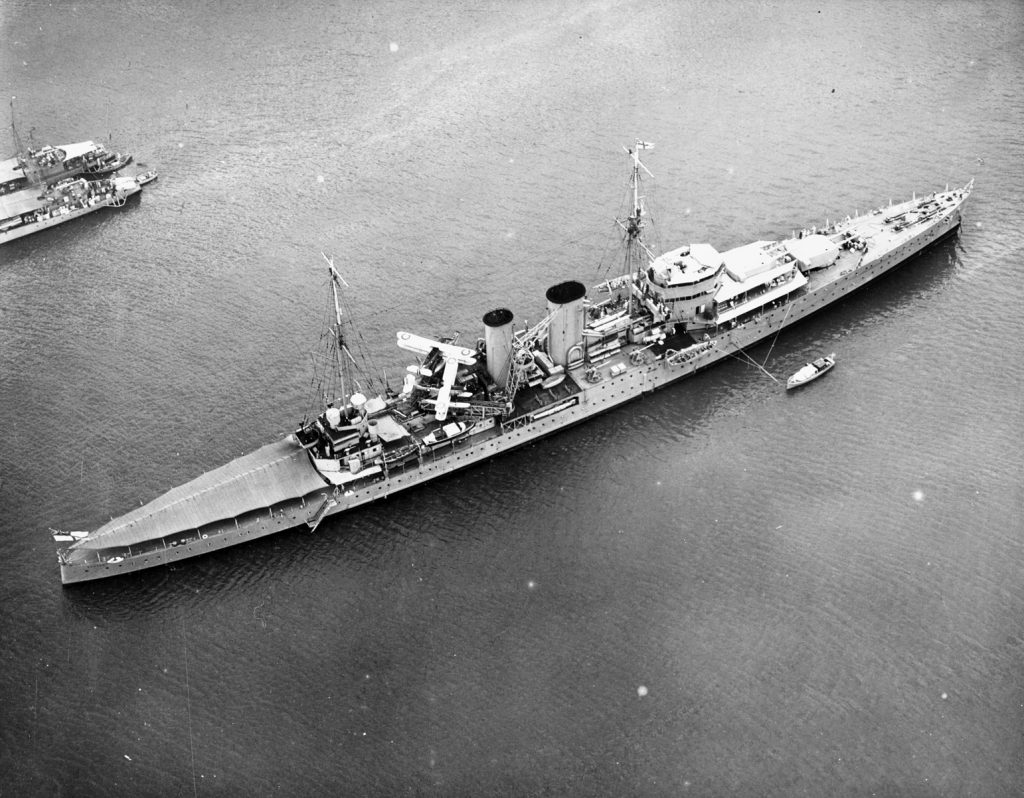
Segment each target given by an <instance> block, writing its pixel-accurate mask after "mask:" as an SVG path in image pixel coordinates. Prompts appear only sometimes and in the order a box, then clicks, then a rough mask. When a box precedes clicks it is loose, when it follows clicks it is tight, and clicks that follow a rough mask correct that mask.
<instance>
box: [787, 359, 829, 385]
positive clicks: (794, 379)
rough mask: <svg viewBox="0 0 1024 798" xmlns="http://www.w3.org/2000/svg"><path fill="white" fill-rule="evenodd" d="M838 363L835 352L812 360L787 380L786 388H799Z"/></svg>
mask: <svg viewBox="0 0 1024 798" xmlns="http://www.w3.org/2000/svg"><path fill="white" fill-rule="evenodd" d="M835 364H836V356H835V353H834V352H833V353H832V354H831V355H825V356H824V357H819V358H817V359H815V360H812V361H811V362H810V363H808V364H807V365H805V366H803V367H801V368H800V369H798V370H797V371H796V372H794V373H793V375H792V376H791V377H790V378H789V379H788V380H786V389H787V390H791V389H793V388H799V387H800V386H801V385H806V384H807V383H809V382H811V381H812V380H816V379H818V377H820V376H821V375H822V374H825V373H826V372H827V371H829V370H830V369H831V368H832V367H833V366H834V365H835Z"/></svg>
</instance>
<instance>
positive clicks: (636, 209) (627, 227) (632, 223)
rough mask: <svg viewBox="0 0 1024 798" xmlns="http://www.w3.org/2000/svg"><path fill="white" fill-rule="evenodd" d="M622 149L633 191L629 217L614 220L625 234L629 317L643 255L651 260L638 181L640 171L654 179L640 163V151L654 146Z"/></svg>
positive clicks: (645, 144)
mask: <svg viewBox="0 0 1024 798" xmlns="http://www.w3.org/2000/svg"><path fill="white" fill-rule="evenodd" d="M623 149H624V150H625V151H626V152H627V153H628V154H629V157H630V158H632V159H633V174H632V176H631V178H630V186H631V187H632V189H633V204H632V209H631V212H630V215H629V216H628V217H626V219H625V220H620V219H616V221H617V222H618V223H619V226H620V227H621V228H622V229H623V230H624V231H625V233H626V256H625V259H626V274H627V275H628V280H629V282H628V285H629V315H630V316H632V315H633V302H634V298H633V293H634V290H633V289H634V286H635V285H636V283H637V278H638V277H639V275H640V272H641V270H642V269H643V265H644V257H643V256H644V255H645V254H646V255H647V257H648V259H653V257H654V256H653V255H652V254H651V251H650V250H649V249H648V248H647V246H646V245H645V244H644V242H643V230H644V216H645V213H644V207H643V196H642V195H641V194H640V181H641V175H640V170H641V169H642V170H643V171H645V172H647V174H648V175H650V176H651V177H654V175H652V174H651V170H650V169H648V168H647V167H646V166H644V165H643V163H642V162H641V161H640V150H651V149H654V145H653V144H651V143H649V142H646V141H642V140H640V139H636V141H635V142H634V146H633V148H632V149H630V148H629V147H623Z"/></svg>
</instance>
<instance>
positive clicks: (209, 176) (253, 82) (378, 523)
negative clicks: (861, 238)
mask: <svg viewBox="0 0 1024 798" xmlns="http://www.w3.org/2000/svg"><path fill="white" fill-rule="evenodd" d="M566 5H567V4H563V3H555V2H529V3H503V2H502V3H499V2H481V3H472V4H469V3H467V4H443V5H442V4H420V3H413V2H376V3H348V4H346V3H337V4H331V3H314V2H310V3H305V4H292V3H269V4H261V5H257V4H243V3H237V4H226V3H210V4H207V3H197V2H185V1H184V0H182V2H167V3H155V4H124V3H114V2H80V3H77V4H73V5H72V4H66V3H53V4H45V3H39V2H27V1H26V0H14V1H13V2H11V1H10V0H8V2H5V3H4V4H2V5H0V42H2V46H0V88H2V89H3V91H4V92H6V96H10V95H17V98H18V99H17V102H16V112H17V115H18V122H19V127H20V129H21V131H22V133H23V135H26V136H27V133H28V129H29V128H35V130H34V135H35V138H36V139H37V141H38V142H40V143H41V142H51V143H55V144H56V143H65V142H70V141H77V140H80V139H84V138H95V139H102V140H105V141H106V140H108V139H109V141H110V142H111V143H112V144H113V145H114V146H115V147H117V148H121V149H128V150H130V151H131V152H133V153H134V154H135V156H136V161H137V168H139V169H142V168H146V167H148V168H155V169H157V170H159V172H160V174H161V177H160V180H159V181H158V182H157V183H155V184H152V185H151V186H150V187H148V188H147V189H146V190H145V192H144V193H143V195H142V197H141V199H140V200H139V201H138V202H133V203H132V204H130V205H129V206H128V207H126V208H124V209H122V210H121V211H119V212H117V213H108V212H105V211H104V212H101V213H97V214H94V215H92V216H90V217H88V218H86V219H83V220H79V221H77V222H74V223H71V224H68V225H64V226H62V227H60V228H57V229H55V230H52V231H49V232H47V233H43V234H39V235H35V236H30V237H28V238H26V239H23V240H20V241H18V242H15V243H11V244H8V245H5V246H4V247H3V249H2V250H0V458H2V459H0V535H2V539H3V544H4V556H3V558H2V560H0V637H2V641H3V646H2V654H0V795H3V796H8V795H10V796H23V795H60V796H75V795H81V796H96V795H131V796H140V795H211V796H212V795H225V796H235V795H249V796H257V795H402V794H410V795H492V794H505V795H609V796H622V795H666V796H678V795H684V794H692V795H730V796H731V795H754V796H766V795H771V796H791V795H812V796H816V795H858V796H860V795H872V794H875V795H912V796H933V795H935V796H966V795H971V796H1002V795H1014V794H1020V793H1021V791H1022V785H1024V580H1022V578H1021V574H1022V573H1024V546H1022V535H1024V529H1022V527H1024V524H1022V517H1024V506H1022V505H1024V492H1022V488H1021V484H1022V479H1021V478H1022V472H1024V468H1022V465H1024V454H1022V452H1021V445H1020V444H1021V439H1022V437H1024V435H1022V433H1024V400H1022V392H1021V379H1022V376H1024V343H1022V338H1024V336H1022V333H1024V324H1022V321H1021V308H1022V306H1024V280H1022V276H1021V275H1022V271H1021V270H1022V268H1024V247H1022V244H1021V230H1022V229H1024V203H1022V199H1024V188H1022V186H1024V144H1022V135H1021V131H1022V129H1024V127H1022V123H1024V55H1022V53H1024V6H1022V5H1020V4H1019V3H1015V2H1009V1H1008V2H988V3H984V2H978V3H954V2H950V3H941V4H931V3H912V2H904V3H901V2H862V3H849V4H845V3H835V4H833V3H821V4H812V3H799V2H797V3H746V4H739V5H731V4H730V5H727V4H724V3H677V2H651V3H638V2H637V3H630V2H622V3H615V2H588V3H579V4H572V5H571V7H569V8H568V9H567V8H565V6H566ZM637 136H640V137H642V138H645V139H647V140H649V141H653V142H655V143H656V145H657V146H656V148H655V149H654V150H653V151H652V152H650V153H648V157H647V164H648V166H649V167H650V169H651V171H652V172H653V173H654V175H655V178H654V179H653V180H648V182H647V184H646V186H647V191H648V204H649V206H650V208H651V210H652V212H653V213H654V217H655V223H656V224H655V228H654V230H653V233H654V237H655V248H659V249H667V248H668V247H670V246H674V245H678V244H679V243H682V242H686V241H691V240H692V241H710V242H711V243H713V244H715V245H716V246H717V247H718V248H719V249H726V248H728V247H731V246H735V245H737V244H741V243H745V242H747V241H749V240H753V239H755V238H760V237H778V236H781V235H784V234H788V233H789V231H790V230H792V229H794V228H798V227H801V226H805V225H811V224H820V223H821V222H822V221H823V220H824V219H825V217H829V218H835V217H836V216H845V215H846V214H847V213H851V212H854V211H856V210H861V211H863V210H864V209H866V208H868V207H872V206H875V205H877V204H879V203H880V202H883V201H886V200H888V199H889V198H890V197H892V198H893V199H902V198H904V197H905V196H908V195H909V194H910V193H911V192H912V191H916V192H919V193H920V192H930V191H933V190H936V189H939V188H942V187H944V186H945V184H946V183H947V181H948V182H950V183H952V184H963V183H965V182H966V181H967V180H968V179H970V178H971V177H974V178H975V180H976V184H975V193H974V196H972V198H971V201H970V205H969V207H968V210H967V213H966V215H965V222H964V226H963V231H962V235H961V236H960V237H959V238H958V239H955V240H951V241H948V242H946V243H944V244H942V245H940V246H939V247H937V248H936V249H934V250H932V251H930V252H929V253H927V254H926V255H924V256H922V257H920V258H918V259H916V260H915V261H913V262H912V263H909V264H907V265H906V266H905V267H904V268H903V269H901V270H900V271H898V272H897V273H895V274H893V275H891V276H890V277H887V278H886V279H884V280H883V281H882V282H881V283H879V284H878V285H876V286H874V287H872V288H870V289H868V290H866V291H864V292H861V293H859V294H857V295H855V296H853V297H851V298H849V299H847V300H846V301H844V302H843V303H842V304H841V305H839V306H837V307H835V308H834V309H832V310H830V311H829V312H828V313H826V314H823V315H821V316H819V317H817V318H814V319H811V320H809V321H807V322H804V323H802V324H800V325H799V326H797V327H796V328H794V329H792V330H789V331H787V332H786V333H784V334H783V335H781V336H779V338H778V340H777V342H776V344H775V346H774V349H772V350H771V356H770V358H769V359H768V362H767V368H768V369H769V371H771V372H772V373H773V374H774V375H775V376H777V377H781V376H784V375H787V374H789V373H791V372H792V371H793V370H795V369H796V368H797V367H798V366H799V365H801V364H802V363H803V362H804V361H805V360H806V359H808V358H809V357H811V356H815V355H818V354H822V353H826V352H829V351H835V352H837V354H838V359H839V365H838V367H837V368H836V369H835V370H834V371H833V372H832V374H830V375H829V377H828V378H827V379H825V380H822V381H820V382H818V383H815V384H814V385H813V386H809V387H808V388H807V389H805V390H803V391H801V392H799V393H796V394H794V395H787V394H786V393H785V391H783V390H782V389H781V387H780V386H779V385H777V384H776V383H774V382H772V381H771V380H770V379H768V378H767V377H766V376H765V375H764V374H762V373H761V372H759V371H757V370H756V369H754V368H752V367H750V366H749V365H744V364H743V363H741V362H738V361H733V362H730V363H727V364H723V365H721V366H719V367H717V368H716V369H714V370H712V371H710V372H708V373H705V374H702V375H700V376H698V377H696V378H694V379H692V380H689V381H688V382H685V383H682V384H680V385H678V386H676V387H674V388H670V389H667V390H665V391H663V392H660V393H658V394H655V395H653V396H649V397H646V398H644V399H643V400H642V401H638V402H636V403H634V404H632V405H631V406H629V407H626V408H623V409H621V410H619V411H616V412H612V413H609V414H607V415H605V416H603V417H601V418H598V419H596V420H594V421H592V422H591V423H589V424H587V425H585V426H582V427H579V428H575V429H572V430H570V431H567V432H565V433H562V434H560V435H558V436H556V437H554V438H552V439H550V440H548V441H546V442H543V443H541V444H539V445H536V446H534V447H531V448H528V449H525V450H522V451H519V452H516V453H513V454H510V455H508V456H506V457H503V458H501V459H499V460H496V461H493V462H491V463H489V464H487V465H484V466H482V467H478V468H474V469H472V470H470V471H467V472H465V473H462V474H458V475H455V476H452V477H450V478H448V479H445V480H443V481H441V482H438V483H435V484H434V485H432V486H430V487H427V488H425V489H422V490H417V491H414V492H411V493H407V494H402V495H399V496H395V497H392V498H390V499H388V500H387V501H386V502H384V503H381V504H379V505H378V506H374V507H370V508H367V509H365V510H362V511H358V512H354V513H352V514H350V515H347V516H343V517H340V518H337V519H331V520H329V521H327V522H325V523H324V524H322V525H321V526H320V527H319V529H318V530H317V531H316V532H315V533H312V534H311V533H309V532H308V531H305V530H304V529H303V530H294V531H291V532H287V533H282V534H279V535H277V536H274V537H272V538H269V539H266V540H263V541H257V542H253V543H251V544H248V545H244V546H239V547H236V548H234V549H231V550H228V551H225V552H221V553H218V554H215V555H211V556H207V557H203V558H199V559H196V560H192V561H188V562H186V563H183V564H181V565H179V566H175V567H173V568H162V569H157V570H154V571H151V572H148V573H141V574H137V575H134V576H131V577H129V578H124V579H117V580H110V581H106V582H97V583H89V584H84V585H79V586H74V587H71V588H62V587H61V585H60V578H59V572H58V568H57V563H56V558H55V555H54V550H53V544H52V542H51V540H50V537H49V534H48V532H47V528H48V527H51V526H52V527H60V528H65V529H68V528H70V529H93V528H95V527H97V526H99V525H100V524H102V523H103V522H104V521H106V520H107V519H108V518H109V517H110V516H111V515H118V514H120V513H122V512H124V511H125V510H126V509H128V508H130V507H131V506H133V505H135V504H137V503H138V502H142V501H148V500H149V499H151V498H153V497H154V496H155V495H157V494H158V493H160V492H162V491H164V490H166V489H168V488H171V487H173V486H174V485H176V484H179V483H180V482H182V481H184V480H186V479H188V478H190V477H192V476H195V475H197V474H199V473H200V472H202V471H203V470H205V469H208V468H211V467H214V466H217V465H219V464H221V463H222V462H224V461H226V460H228V459H230V458H231V457H233V456H236V455H239V454H242V453H244V452H248V451H251V450H252V449H254V448H256V447H257V446H258V445H260V444H261V443H263V442H266V441H268V440H272V439H274V438H275V437H277V436H279V435H281V434H282V433H285V432H287V431H289V430H291V429H293V428H294V426H295V425H296V423H297V421H298V419H299V417H300V416H301V413H302V411H303V410H304V408H305V405H306V402H307V398H308V388H309V382H310V358H309V353H310V351H311V349H312V348H313V347H314V345H315V343H316V339H317V336H318V334H319V331H320V325H321V321H322V313H321V312H322V309H323V301H324V298H323V291H324V284H325V281H324V271H323V268H322V261H321V258H320V253H321V251H324V252H327V253H330V254H333V255H334V256H335V257H336V258H337V260H338V263H339V265H340V266H342V268H343V270H344V273H345V274H346V277H347V279H348V281H349V282H350V283H351V286H352V296H353V298H354V299H355V302H356V306H357V315H358V319H359V323H360V326H359V329H360V331H361V333H362V335H363V337H364V338H365V341H366V342H367V343H368V345H369V347H370V349H371V352H372V354H373V356H374V359H375V360H376V361H377V362H378V364H379V365H382V366H384V367H386V368H387V369H388V370H389V373H393V374H397V373H398V370H399V369H400V368H401V367H402V366H403V365H404V363H405V358H404V357H403V354H402V353H401V352H400V351H399V350H397V349H396V348H395V347H394V331H395V330H396V329H400V328H406V329H411V330H414V331H417V332H420V333H423V334H426V335H432V336H433V335H440V334H444V333H450V332H451V331H452V330H455V329H458V330H461V331H463V335H464V336H467V337H468V338H469V339H470V340H472V339H474V338H475V337H476V336H477V335H478V334H479V331H480V328H481V323H480V317H481V316H482V314H483V313H484V312H486V311H488V310H490V309H492V308H494V307H499V306H506V307H510V308H512V309H513V310H514V311H515V312H516V316H517V319H519V320H520V321H523V320H527V319H533V320H534V321H536V320H538V319H539V318H540V317H541V314H542V312H543V292H544V290H545V289H546V288H547V287H548V286H549V285H551V284H553V283H556V282H559V281H561V280H564V279H570V278H576V279H581V280H583V281H584V282H585V283H588V284H594V283H596V282H597V281H599V280H600V279H601V278H603V277H606V276H608V275H609V274H615V273H617V271H618V263H619V256H618V254H617V252H616V248H615V247H616V243H617V236H616V233H615V230H616V228H615V225H614V221H613V219H614V217H615V215H616V214H618V215H622V208H623V205H622V202H623V198H624V192H625V189H626V183H627V179H628V162H627V160H626V158H625V155H624V153H623V152H622V149H621V145H623V144H628V143H629V142H631V141H632V139H633V138H634V137H637ZM4 149H5V150H12V149H13V147H12V146H11V145H10V143H9V142H8V143H7V144H5V145H4ZM6 154H8V153H7V152H6V151H5V153H4V155H6ZM768 354H769V347H768V345H767V344H766V345H764V346H761V347H759V348H757V349H756V350H754V351H753V352H751V355H752V357H754V358H755V359H757V360H759V361H761V360H764V359H765V358H766V357H767V356H768Z"/></svg>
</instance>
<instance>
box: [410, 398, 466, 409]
mask: <svg viewBox="0 0 1024 798" xmlns="http://www.w3.org/2000/svg"><path fill="white" fill-rule="evenodd" d="M422 401H423V404H425V405H437V400H436V399H424V400H422ZM472 406H473V405H472V404H470V403H469V402H449V403H448V409H449V410H451V409H452V408H453V407H457V408H465V407H472Z"/></svg>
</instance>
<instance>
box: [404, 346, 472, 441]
mask: <svg viewBox="0 0 1024 798" xmlns="http://www.w3.org/2000/svg"><path fill="white" fill-rule="evenodd" d="M398 346H399V348H400V349H405V350H406V351H409V352H415V353H416V354H417V355H420V356H421V357H423V358H424V361H423V365H422V366H420V367H419V369H418V371H419V373H420V374H422V375H423V376H424V377H432V376H434V373H435V369H436V366H438V365H440V362H441V361H442V360H443V361H444V371H443V372H442V374H441V387H440V388H439V389H438V391H437V398H436V399H426V400H424V401H425V402H427V403H428V404H432V405H433V406H434V417H435V418H436V419H437V420H438V421H444V420H445V419H446V418H448V408H449V407H452V386H454V385H455V377H456V375H457V374H458V373H459V366H472V365H473V364H474V363H476V356H477V353H476V350H474V349H468V348H467V347H464V346H455V345H454V344H446V343H442V342H441V341H432V340H431V339H429V338H424V337H423V336H420V335H413V334H412V333H408V332H399V333H398ZM467 406H468V405H467Z"/></svg>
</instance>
